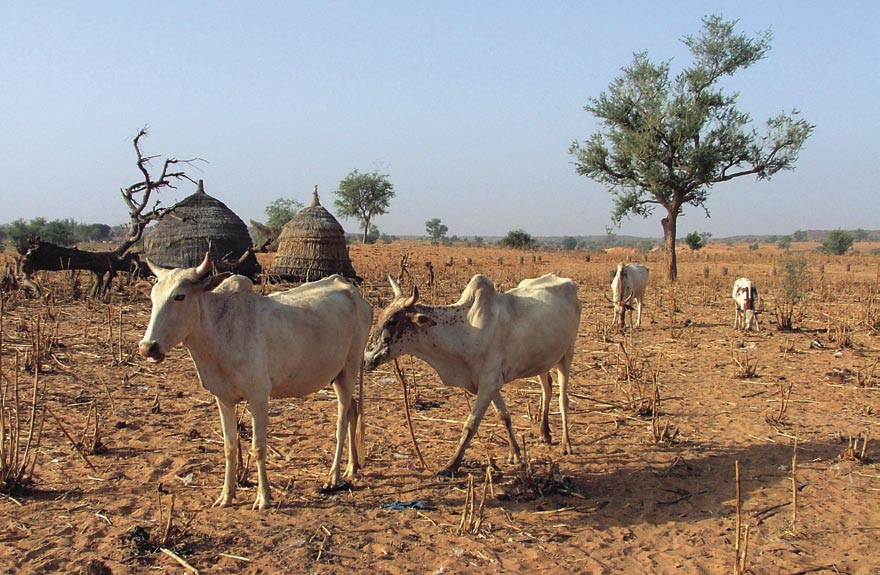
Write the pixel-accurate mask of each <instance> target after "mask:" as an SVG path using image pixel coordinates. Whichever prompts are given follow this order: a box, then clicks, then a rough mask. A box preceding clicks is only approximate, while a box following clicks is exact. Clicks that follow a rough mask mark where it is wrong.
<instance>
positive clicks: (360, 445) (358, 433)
mask: <svg viewBox="0 0 880 575" xmlns="http://www.w3.org/2000/svg"><path fill="white" fill-rule="evenodd" d="M365 427H366V424H365V422H364V362H363V361H362V362H361V369H360V373H359V375H358V401H357V426H356V427H355V432H354V441H355V444H356V445H357V447H356V449H357V463H358V467H363V466H364V464H365V463H366V462H367V450H366V447H365V445H364V430H365Z"/></svg>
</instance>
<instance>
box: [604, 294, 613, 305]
mask: <svg viewBox="0 0 880 575" xmlns="http://www.w3.org/2000/svg"><path fill="white" fill-rule="evenodd" d="M602 297H604V298H605V299H606V300H608V303H614V301H612V299H611V298H610V297H608V296H607V295H605V294H602Z"/></svg>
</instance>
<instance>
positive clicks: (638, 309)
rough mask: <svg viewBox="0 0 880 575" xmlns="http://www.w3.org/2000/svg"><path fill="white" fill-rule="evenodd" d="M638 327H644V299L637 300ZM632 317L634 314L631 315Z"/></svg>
mask: <svg viewBox="0 0 880 575" xmlns="http://www.w3.org/2000/svg"><path fill="white" fill-rule="evenodd" d="M636 316H637V317H636V327H642V300H639V301H638V302H636ZM630 319H632V316H630Z"/></svg>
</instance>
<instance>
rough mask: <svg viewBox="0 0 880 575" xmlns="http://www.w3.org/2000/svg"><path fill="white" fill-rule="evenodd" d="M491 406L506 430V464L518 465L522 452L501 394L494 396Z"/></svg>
mask: <svg viewBox="0 0 880 575" xmlns="http://www.w3.org/2000/svg"><path fill="white" fill-rule="evenodd" d="M492 404H493V405H494V406H495V409H496V410H497V411H498V418H499V419H500V420H501V422H502V423H503V424H504V428H505V429H506V430H507V446H508V452H507V463H511V464H512V463H519V462H520V460H521V459H522V452H521V451H520V449H519V443H517V442H516V434H515V433H514V432H513V423H512V422H511V421H510V411H509V410H508V409H507V404H506V403H504V399H503V398H502V397H501V393H496V394H495V397H493V398H492Z"/></svg>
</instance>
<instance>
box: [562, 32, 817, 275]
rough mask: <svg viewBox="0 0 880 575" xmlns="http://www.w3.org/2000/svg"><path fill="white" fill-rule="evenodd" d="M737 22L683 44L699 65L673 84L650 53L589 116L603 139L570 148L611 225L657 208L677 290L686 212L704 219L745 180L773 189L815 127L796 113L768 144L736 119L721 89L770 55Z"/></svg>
mask: <svg viewBox="0 0 880 575" xmlns="http://www.w3.org/2000/svg"><path fill="white" fill-rule="evenodd" d="M736 24H737V21H736V20H734V21H726V20H724V19H722V18H721V17H719V16H707V17H705V18H703V29H702V32H701V34H700V35H699V36H696V37H693V36H686V37H685V38H683V39H682V41H683V42H684V44H685V45H686V46H687V47H688V48H689V49H690V52H691V54H692V56H693V63H692V64H691V65H690V66H689V67H687V68H685V69H684V70H682V71H681V72H680V73H679V74H678V75H676V76H675V77H672V76H671V75H670V74H671V70H670V63H669V62H668V61H666V62H660V63H656V62H653V61H651V60H650V59H649V58H648V54H647V53H646V52H638V53H636V54H635V55H634V58H633V62H632V63H631V64H630V65H629V66H627V67H625V68H623V69H622V71H621V74H620V75H619V76H618V77H617V78H615V79H614V80H613V81H612V82H611V84H610V85H609V87H608V89H607V91H605V92H603V93H601V94H600V95H599V96H598V97H596V98H593V99H591V100H590V101H589V103H588V104H587V105H586V106H585V107H584V109H585V110H586V111H588V112H591V113H592V114H593V115H595V116H596V117H597V118H598V119H600V120H601V121H602V129H601V130H600V131H599V132H597V133H595V134H593V135H592V136H591V137H590V139H588V140H587V141H585V142H583V143H579V142H574V143H572V145H571V147H570V149H569V152H570V153H571V154H572V155H574V156H575V157H576V160H575V162H574V164H575V167H576V170H577V173H578V174H580V175H583V176H587V177H589V178H591V179H593V180H595V181H597V182H599V183H602V184H605V185H607V186H608V187H609V191H610V192H611V193H612V194H613V195H614V211H613V214H612V219H613V221H614V222H615V223H616V224H618V225H619V224H620V222H621V220H622V219H623V217H624V216H629V215H636V216H641V217H648V216H650V215H651V214H652V213H653V210H654V209H655V208H656V207H657V206H661V207H662V208H663V209H664V210H665V212H666V213H665V216H664V217H663V218H662V219H661V224H662V227H663V235H664V238H665V244H666V258H667V266H666V272H667V273H666V275H667V278H668V279H670V280H673V281H674V280H675V278H676V276H677V273H678V270H677V264H676V257H675V232H676V223H677V218H678V216H679V215H681V213H682V208H683V207H684V206H685V205H692V206H695V207H700V208H703V209H704V210H706V214H707V215H708V210H707V209H706V206H705V203H706V201H707V199H708V198H709V194H710V192H711V190H712V188H713V186H714V185H715V184H719V183H721V182H726V181H730V180H733V179H735V178H739V177H743V176H755V177H756V178H757V179H758V180H765V179H769V178H770V177H771V176H773V175H774V174H776V173H778V172H780V171H782V170H791V169H794V164H795V162H796V160H797V158H798V155H799V153H800V151H801V149H802V147H803V145H804V143H805V142H806V140H807V138H809V136H810V134H811V133H812V131H813V128H814V126H813V125H812V124H809V123H808V122H807V121H806V120H803V119H799V118H798V117H797V116H798V112H797V111H796V110H793V111H792V112H791V113H780V114H779V115H777V116H775V117H772V118H770V119H768V120H767V121H766V125H765V128H764V131H763V133H762V134H759V133H758V131H757V130H756V129H755V128H753V127H752V126H751V118H750V117H749V115H748V114H747V113H744V112H741V111H740V110H738V109H737V94H736V93H733V94H725V93H724V92H723V90H722V89H721V88H720V87H719V86H718V84H719V83H720V81H721V80H722V79H724V78H725V77H728V76H732V75H734V74H735V73H736V72H738V71H740V70H743V69H745V68H748V67H750V66H752V65H753V64H755V63H756V62H758V61H760V60H762V59H763V58H764V57H765V56H766V54H767V52H768V51H769V49H770V41H771V39H772V34H771V33H770V32H769V31H767V32H763V33H760V34H758V35H756V36H754V37H748V36H746V35H743V34H739V33H737V32H736V31H735V27H736Z"/></svg>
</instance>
